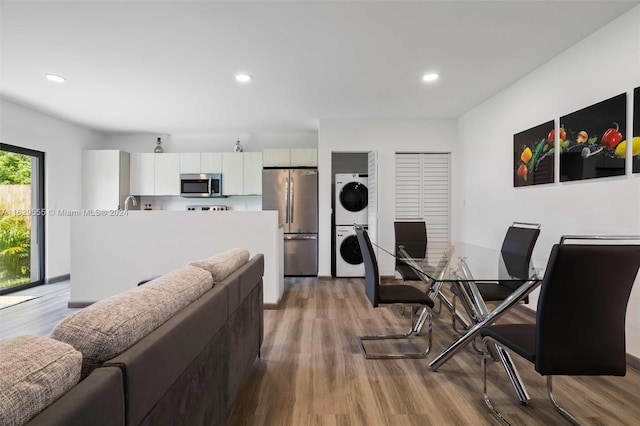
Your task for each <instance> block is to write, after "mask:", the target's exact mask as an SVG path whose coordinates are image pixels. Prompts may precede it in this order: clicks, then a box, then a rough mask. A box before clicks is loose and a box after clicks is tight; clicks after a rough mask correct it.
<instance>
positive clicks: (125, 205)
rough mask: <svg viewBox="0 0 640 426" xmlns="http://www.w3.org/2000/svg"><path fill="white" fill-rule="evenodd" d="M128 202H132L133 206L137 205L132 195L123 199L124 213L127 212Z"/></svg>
mask: <svg viewBox="0 0 640 426" xmlns="http://www.w3.org/2000/svg"><path fill="white" fill-rule="evenodd" d="M129 201H133V205H134V206H137V205H138V201H137V200H136V197H134V196H133V195H128V196H127V198H125V199H124V211H125V212H128V211H129Z"/></svg>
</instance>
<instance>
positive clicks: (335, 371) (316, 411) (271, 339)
mask: <svg viewBox="0 0 640 426" xmlns="http://www.w3.org/2000/svg"><path fill="white" fill-rule="evenodd" d="M286 281H287V291H286V292H285V295H284V299H283V302H282V306H281V307H280V308H279V309H276V310H266V311H265V340H264V343H263V346H262V358H261V359H259V360H257V361H256V363H255V365H254V368H253V371H252V373H251V376H250V378H249V379H248V381H247V382H246V383H245V385H244V387H243V390H242V392H241V394H240V395H239V397H238V401H237V403H236V407H235V410H234V412H233V414H232V416H231V419H230V422H229V424H230V425H234V426H235V425H296V426H298V425H369V426H371V425H373V426H377V425H381V426H382V425H443V424H446V425H449V424H455V425H491V424H498V423H497V421H495V420H494V419H493V417H492V416H491V415H490V414H489V412H488V410H487V409H486V408H485V406H484V402H483V400H482V376H481V369H480V360H481V357H480V355H478V354H475V353H473V352H472V351H471V350H470V349H464V350H463V351H462V352H461V353H459V354H457V355H456V356H454V357H453V358H451V359H450V360H449V361H448V362H447V363H446V364H445V365H444V366H442V368H441V369H440V370H439V371H438V372H432V371H431V370H430V369H429V366H428V363H429V361H430V360H432V359H433V358H434V356H435V354H438V353H440V352H441V351H442V350H444V349H445V348H446V347H447V346H448V345H449V344H450V343H451V342H453V340H454V339H455V334H454V333H453V331H452V330H451V326H450V322H451V316H450V315H449V313H448V312H446V311H444V312H443V313H442V314H441V315H440V316H435V317H434V327H433V338H434V343H433V349H432V352H431V353H430V354H429V356H428V357H427V359H422V360H365V359H364V357H363V356H362V353H361V351H360V347H359V343H358V339H357V336H358V335H362V334H378V333H386V332H399V331H405V330H406V329H407V328H408V325H409V316H408V313H405V314H404V315H402V314H401V313H400V311H399V310H398V309H397V308H389V307H381V308H377V309H373V308H372V307H371V305H370V303H369V301H368V300H367V299H366V296H365V295H364V289H363V280H362V279H335V280H317V279H315V278H301V279H287V280H286ZM16 294H25V295H26V294H33V295H41V297H39V298H38V299H34V300H30V301H28V302H24V303H21V304H19V305H15V306H11V307H8V308H5V309H0V338H6V337H11V336H17V335H22V334H40V335H46V334H48V333H49V332H50V331H51V330H52V329H53V327H54V326H55V325H56V324H57V323H58V321H60V320H61V319H62V318H64V317H65V316H67V315H69V314H70V313H72V312H75V311H76V310H77V309H68V308H67V302H68V301H69V283H68V281H67V282H64V283H56V284H48V285H45V286H40V287H36V288H32V289H27V290H24V291H22V292H19V293H16ZM503 321H505V322H522V321H530V318H529V316H528V315H526V314H523V313H522V312H517V311H514V312H512V313H509V314H508V315H507V317H506V318H505V319H504V320H503ZM424 343H426V337H419V338H418V344H419V345H422V344H424ZM376 349H377V347H376ZM514 361H515V362H516V365H517V366H518V367H519V371H520V374H521V375H522V378H523V380H524V383H525V385H526V386H527V389H528V391H529V393H530V395H531V398H532V400H531V402H530V404H529V406H528V407H524V406H520V405H519V404H518V403H517V401H516V398H515V395H514V393H513V390H512V388H511V384H510V383H509V381H508V379H507V377H506V376H505V374H504V370H502V368H501V366H500V365H498V364H494V365H491V366H490V373H489V379H490V383H491V384H490V388H489V392H490V395H491V396H492V399H493V402H494V403H495V404H496V406H497V407H498V409H500V410H501V411H502V412H503V413H504V414H506V415H507V416H508V417H509V418H510V419H511V420H512V422H513V423H514V424H518V425H556V424H558V425H560V424H565V422H564V420H563V418H562V417H561V416H560V415H559V414H557V413H556V412H555V410H554V409H553V407H552V405H551V403H550V402H549V401H548V400H547V397H546V390H545V380H544V378H542V377H541V376H540V375H538V373H536V372H535V370H534V369H533V368H532V367H531V366H530V365H529V364H528V363H527V362H524V361H522V360H521V359H520V358H518V357H517V356H514ZM554 385H555V386H554V390H555V394H556V397H557V398H558V399H559V401H560V403H564V405H565V406H566V408H568V409H569V410H570V411H572V412H573V413H574V414H576V415H577V416H578V418H579V419H580V420H581V421H582V422H583V423H584V424H585V425H637V424H640V372H638V371H637V370H635V369H633V368H628V369H627V375H626V376H625V377H584V378H567V377H559V378H557V379H556V380H554Z"/></svg>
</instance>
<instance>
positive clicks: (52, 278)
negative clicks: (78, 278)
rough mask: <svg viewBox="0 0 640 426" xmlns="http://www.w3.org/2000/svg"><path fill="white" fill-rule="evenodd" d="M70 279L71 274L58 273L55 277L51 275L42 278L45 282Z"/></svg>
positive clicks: (51, 282)
mask: <svg viewBox="0 0 640 426" xmlns="http://www.w3.org/2000/svg"><path fill="white" fill-rule="evenodd" d="M70 279H71V274H64V275H58V276H57V277H51V278H47V279H45V280H44V283H45V284H55V283H59V282H61V281H69V280H70Z"/></svg>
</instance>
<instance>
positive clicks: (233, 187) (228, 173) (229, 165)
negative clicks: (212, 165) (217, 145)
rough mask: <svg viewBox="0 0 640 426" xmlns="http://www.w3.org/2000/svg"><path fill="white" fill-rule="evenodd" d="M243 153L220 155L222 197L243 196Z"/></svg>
mask: <svg viewBox="0 0 640 426" xmlns="http://www.w3.org/2000/svg"><path fill="white" fill-rule="evenodd" d="M243 154H244V153H243V152H223V153H222V195H243V193H244V188H243V178H244V155H243Z"/></svg>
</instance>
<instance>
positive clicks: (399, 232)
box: [393, 221, 429, 281]
mask: <svg viewBox="0 0 640 426" xmlns="http://www.w3.org/2000/svg"><path fill="white" fill-rule="evenodd" d="M393 231H394V234H395V239H396V251H397V247H400V246H402V247H403V248H404V250H405V251H406V252H407V254H409V255H410V256H411V257H413V258H417V259H422V258H424V257H425V256H426V254H427V224H426V223H425V222H424V221H396V222H393ZM396 271H397V272H398V274H399V275H400V276H401V277H402V279H403V280H404V281H421V278H420V277H419V276H418V274H416V272H415V271H414V270H413V268H411V267H410V266H409V265H407V264H406V263H405V262H403V261H402V259H401V258H400V256H398V255H397V254H396ZM425 272H427V273H428V272H429V271H428V270H427V271H425Z"/></svg>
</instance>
